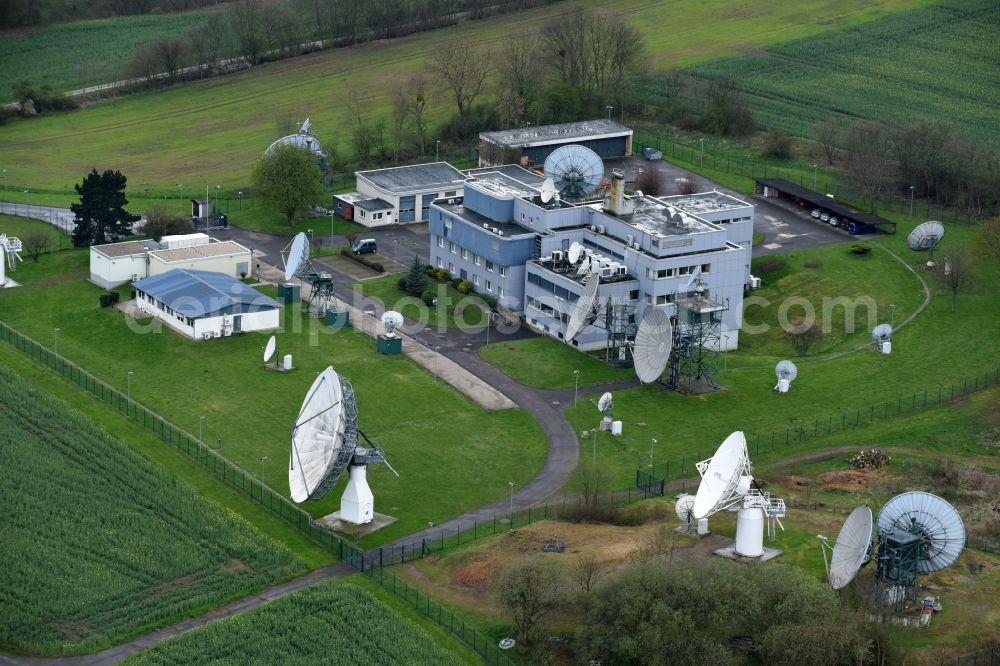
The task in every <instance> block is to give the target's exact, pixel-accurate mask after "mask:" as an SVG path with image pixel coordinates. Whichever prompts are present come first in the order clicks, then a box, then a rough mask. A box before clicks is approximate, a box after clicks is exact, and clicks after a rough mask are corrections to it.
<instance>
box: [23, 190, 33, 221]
mask: <svg viewBox="0 0 1000 666" xmlns="http://www.w3.org/2000/svg"><path fill="white" fill-rule="evenodd" d="M24 207H25V208H30V207H31V202H30V201H28V190H25V191H24ZM24 214H25V215H27V214H28V211H27V210H26V211H24Z"/></svg>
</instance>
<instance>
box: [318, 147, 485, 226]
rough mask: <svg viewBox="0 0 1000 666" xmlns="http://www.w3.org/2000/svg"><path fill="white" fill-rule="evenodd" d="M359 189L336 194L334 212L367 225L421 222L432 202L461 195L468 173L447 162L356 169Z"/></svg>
mask: <svg viewBox="0 0 1000 666" xmlns="http://www.w3.org/2000/svg"><path fill="white" fill-rule="evenodd" d="M354 175H355V176H356V178H357V180H356V183H357V184H356V187H357V191H356V192H349V193H347V194H337V195H335V196H334V198H333V209H334V212H335V213H336V214H338V215H340V216H341V217H343V218H344V219H346V220H353V221H355V222H357V223H358V224H361V225H363V226H366V227H380V226H385V225H390V224H405V223H407V222H420V221H423V220H426V219H427V216H428V212H429V210H430V205H431V202H432V201H434V200H435V199H448V198H455V197H461V196H462V185H463V183H464V182H465V175H464V174H462V172H461V171H459V170H458V169H456V168H455V167H453V166H451V165H450V164H448V163H447V162H431V163H428V164H411V165H408V166H398V167H391V168H388V169H372V170H369V171H357V172H355V174H354Z"/></svg>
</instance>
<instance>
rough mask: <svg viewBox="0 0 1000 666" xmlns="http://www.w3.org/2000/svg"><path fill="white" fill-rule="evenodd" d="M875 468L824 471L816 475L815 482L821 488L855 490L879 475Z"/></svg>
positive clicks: (879, 472)
mask: <svg viewBox="0 0 1000 666" xmlns="http://www.w3.org/2000/svg"><path fill="white" fill-rule="evenodd" d="M881 475H882V474H881V470H877V469H848V470H837V471H833V472H824V473H823V474H820V475H819V476H817V477H816V483H817V484H818V485H819V486H820V488H821V489H823V490H857V489H858V488H865V487H867V486H868V484H869V483H871V482H872V481H874V480H875V479H877V478H879V477H880V476H881Z"/></svg>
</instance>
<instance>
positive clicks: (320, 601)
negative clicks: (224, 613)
mask: <svg viewBox="0 0 1000 666" xmlns="http://www.w3.org/2000/svg"><path fill="white" fill-rule="evenodd" d="M367 588H368V586H366V585H362V584H360V581H358V582H347V581H343V580H332V581H326V582H323V583H321V584H319V585H316V586H314V587H311V588H309V589H307V590H303V591H301V592H295V593H293V594H290V595H288V596H285V597H282V598H281V599H278V600H276V601H273V602H271V603H269V604H267V605H265V606H263V607H261V608H257V609H254V610H252V611H249V612H247V613H245V614H243V615H239V616H237V617H233V618H229V619H225V620H220V621H218V622H215V623H213V624H210V625H208V626H206V627H202V628H200V629H196V630H194V631H192V632H190V633H188V634H185V635H183V636H179V637H177V638H172V639H170V640H168V641H165V642H163V643H160V644H159V645H157V646H156V647H153V648H150V649H148V650H146V651H144V652H140V653H139V654H137V655H135V656H133V657H130V658H129V659H126V660H125V661H124V662H123V663H125V664H130V665H135V666H139V665H144V664H177V663H184V664H219V665H221V664H233V665H236V664H250V663H269V664H278V663H283V664H288V663H302V664H305V663H322V662H329V661H330V660H331V659H333V660H335V661H336V662H337V663H350V664H357V665H358V666H367V665H371V666H381V665H383V664H391V663H412V664H442V665H456V666H457V665H458V664H474V663H478V662H477V660H476V659H475V658H474V656H473V655H472V654H471V653H470V652H469V650H467V649H466V648H464V647H462V646H460V645H459V644H458V643H457V641H455V640H454V639H452V638H450V637H448V636H447V635H445V634H444V632H442V631H440V630H433V629H430V627H429V626H428V625H430V623H429V622H427V621H423V622H418V621H417V619H416V618H415V617H414V616H415V615H416V613H415V612H410V613H406V612H405V611H403V610H402V609H401V608H400V605H397V604H393V605H392V606H390V605H389V604H387V603H386V602H385V601H383V600H381V599H380V598H378V597H377V596H376V595H375V594H373V592H372V591H371V590H370V589H367Z"/></svg>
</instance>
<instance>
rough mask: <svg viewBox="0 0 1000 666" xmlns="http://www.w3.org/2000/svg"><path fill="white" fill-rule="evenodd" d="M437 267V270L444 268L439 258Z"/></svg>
mask: <svg viewBox="0 0 1000 666" xmlns="http://www.w3.org/2000/svg"><path fill="white" fill-rule="evenodd" d="M437 267H438V268H444V262H443V261H441V257H438V258H437Z"/></svg>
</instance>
